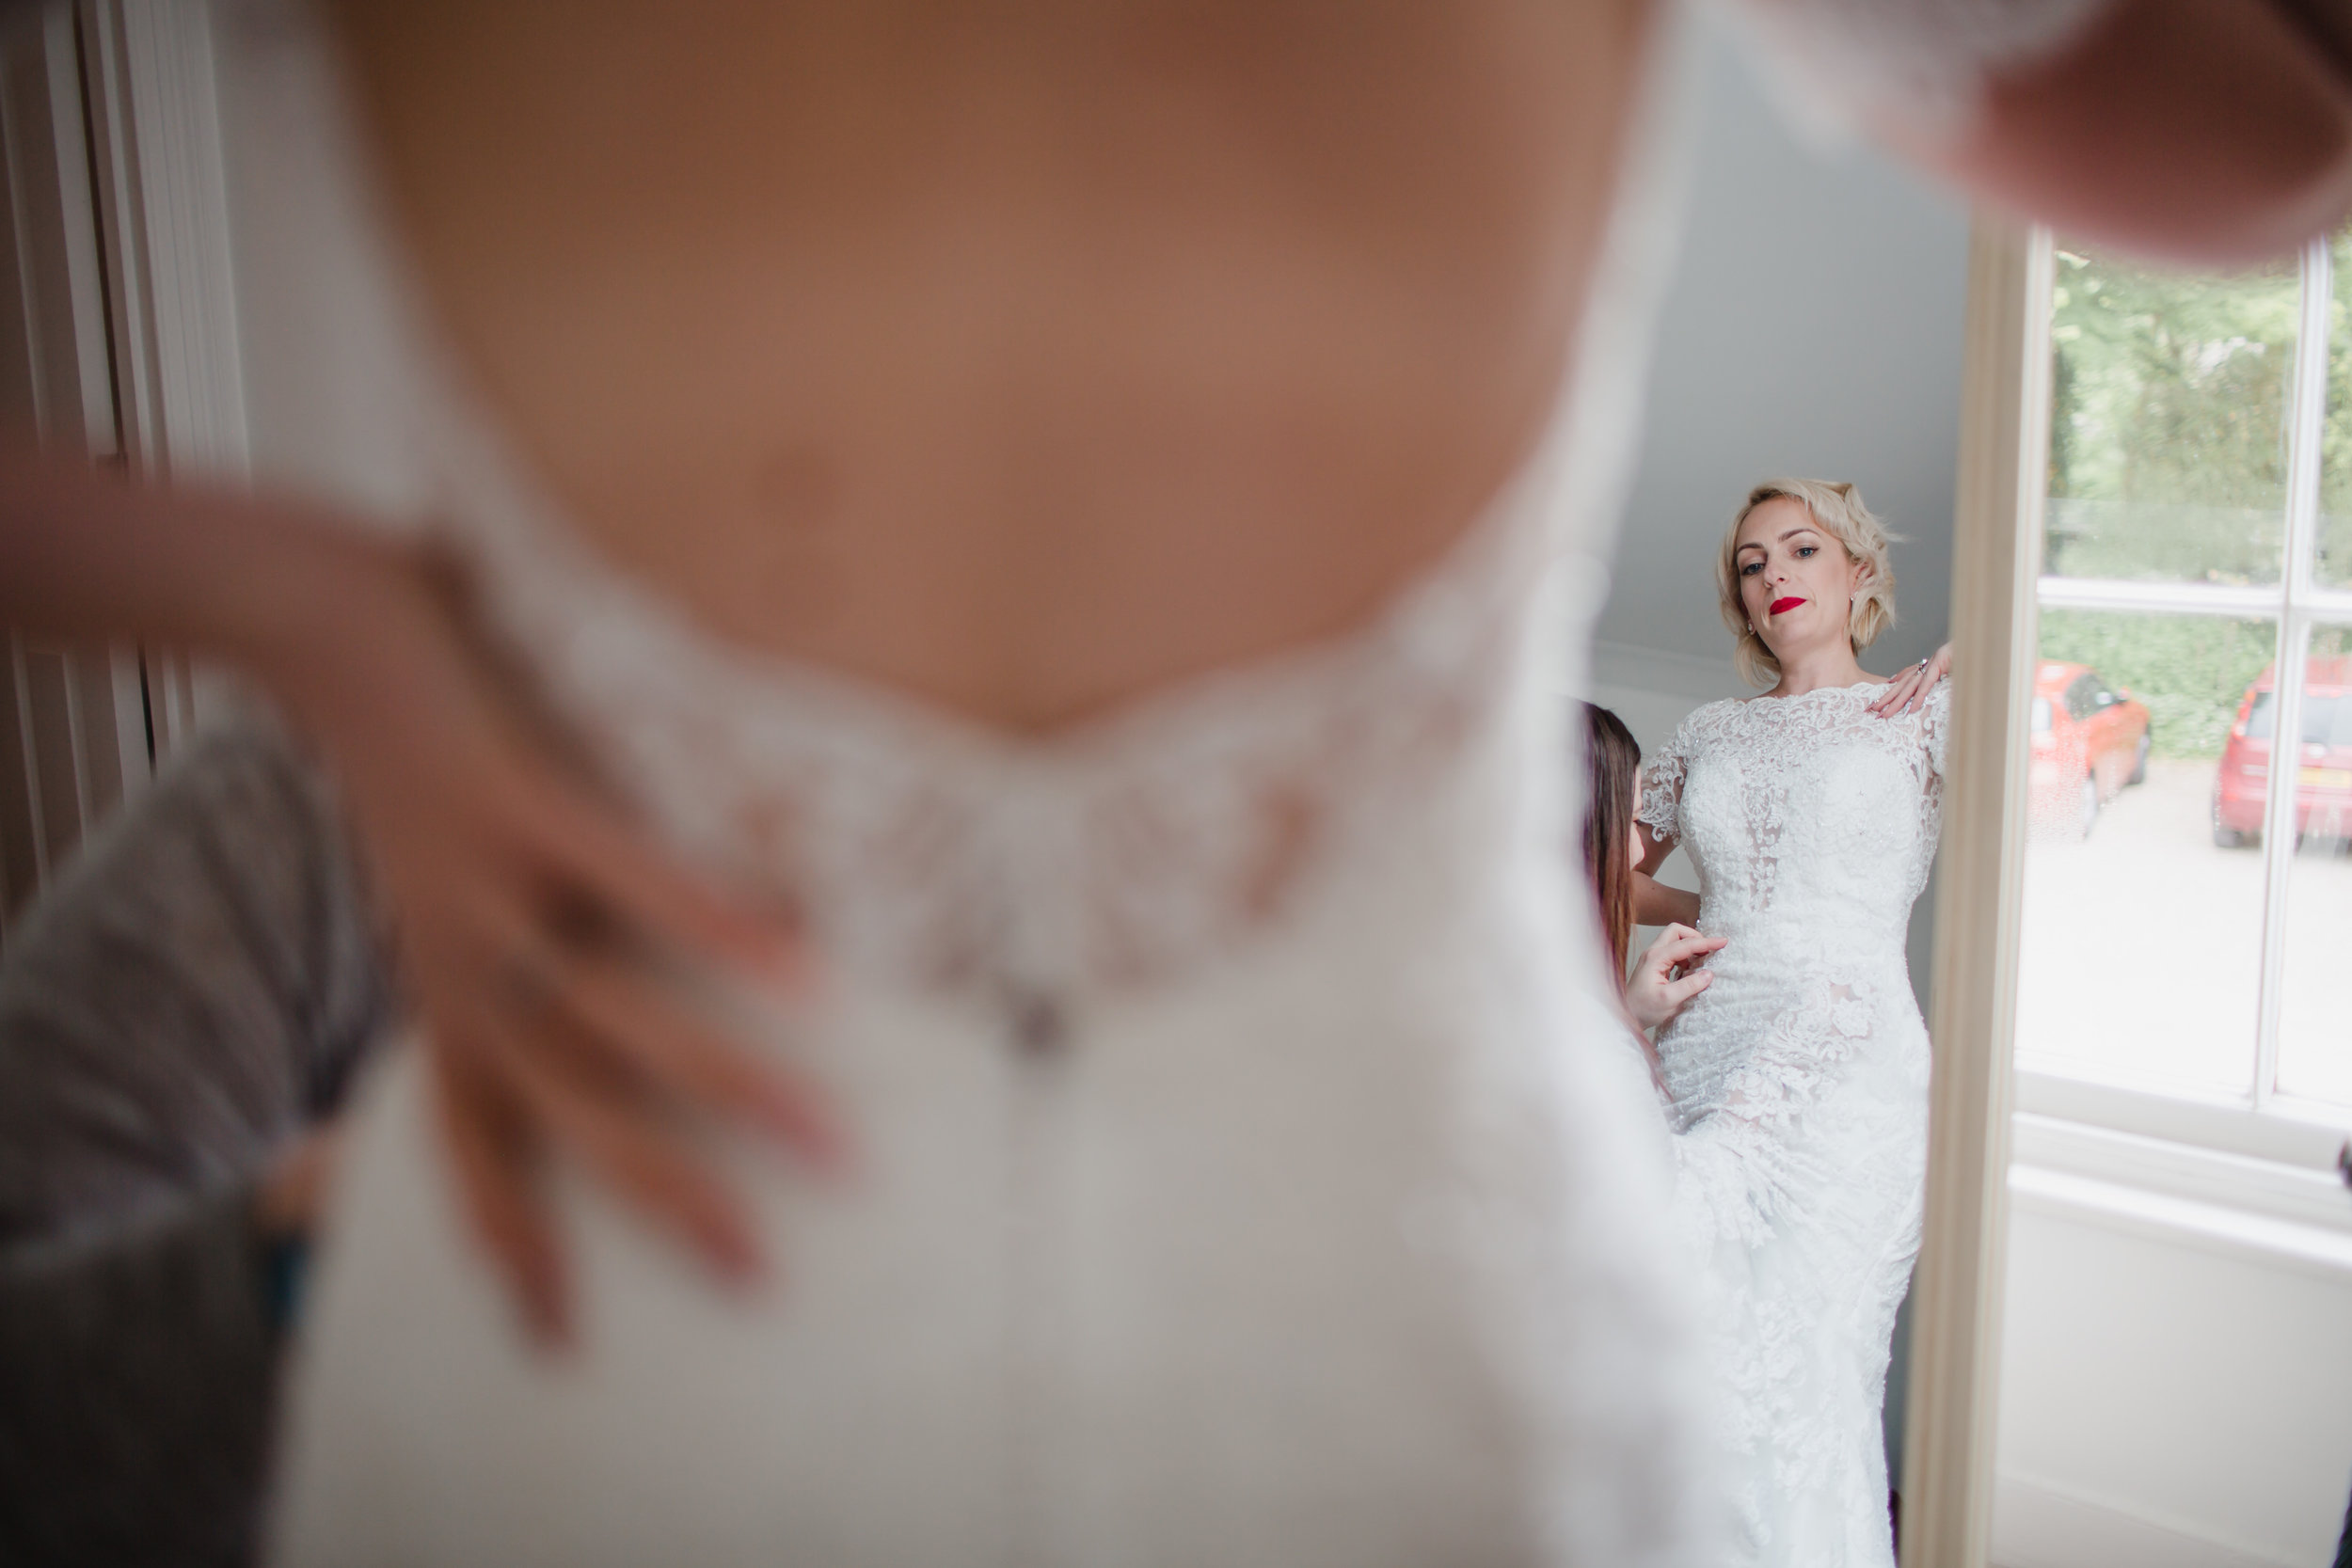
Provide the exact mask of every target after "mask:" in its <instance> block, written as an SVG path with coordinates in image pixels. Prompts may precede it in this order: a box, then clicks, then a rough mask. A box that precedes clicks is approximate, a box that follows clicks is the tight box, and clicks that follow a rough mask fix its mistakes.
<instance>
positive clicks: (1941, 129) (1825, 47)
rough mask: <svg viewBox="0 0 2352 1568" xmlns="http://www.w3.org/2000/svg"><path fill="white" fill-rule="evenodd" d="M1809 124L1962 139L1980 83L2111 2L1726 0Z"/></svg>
mask: <svg viewBox="0 0 2352 1568" xmlns="http://www.w3.org/2000/svg"><path fill="white" fill-rule="evenodd" d="M1727 3H1728V5H1729V8H1730V9H1731V10H1732V12H1733V14H1734V15H1735V16H1736V17H1737V18H1739V19H1740V21H1742V22H1744V23H1746V24H1748V25H1749V28H1750V30H1751V31H1753V32H1754V33H1755V34H1756V37H1757V40H1758V41H1759V42H1760V43H1761V44H1762V45H1763V47H1764V50H1765V52H1766V53H1767V54H1769V55H1772V60H1773V63H1774V64H1775V65H1776V66H1778V67H1779V69H1780V71H1781V72H1782V74H1783V75H1784V77H1786V78H1787V83H1786V85H1787V87H1788V92H1787V93H1786V95H1785V96H1786V98H1787V100H1788V106H1789V108H1790V109H1791V111H1792V112H1794V113H1795V114H1797V115H1798V116H1799V117H1801V118H1803V119H1810V120H1812V121H1814V122H1815V123H1816V124H1817V125H1821V124H1836V123H1837V122H1840V121H1847V120H1859V121H1862V122H1863V123H1864V124H1865V125H1866V126H1869V125H1883V124H1897V125H1902V126H1906V127H1908V128H1910V129H1912V130H1914V131H1915V132H1919V133H1923V134H1926V135H1932V136H1936V137H1939V138H1949V137H1952V136H1955V135H1958V134H1960V133H1961V132H1963V131H1964V130H1965V129H1966V127H1967V125H1968V124H1969V122H1970V120H1971V119H1974V117H1975V115H1976V113H1977V110H1978V105H1979V103H1980V102H1981V100H1982V98H1983V95H1984V86H1985V82H1986V80H1987V78H1989V77H1991V76H1993V75H1994V74H1995V73H1997V72H2001V71H2009V70H2013V69H2015V68H2017V67H2020V66H2024V65H2027V64H2030V63H2032V62H2034V61H2036V60H2042V59H2047V58H2048V57H2050V56H2051V55H2055V54H2057V53H2058V51H2059V50H2061V49H2063V48H2064V47H2065V46H2066V45H2067V44H2068V43H2070V42H2072V41H2073V40H2074V39H2075V38H2076V37H2078V36H2079V35H2080V34H2081V33H2082V32H2083V30H2084V29H2085V28H2087V27H2089V26H2090V24H2091V22H2092V21H2093V19H2095V18H2096V17H2097V16H2098V15H2099V14H2100V13H2101V12H2103V11H2104V10H2106V8H2107V6H2108V5H2109V4H2111V3H2112V0H1727Z"/></svg>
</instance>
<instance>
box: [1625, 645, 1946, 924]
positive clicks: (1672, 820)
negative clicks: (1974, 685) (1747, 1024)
mask: <svg viewBox="0 0 2352 1568" xmlns="http://www.w3.org/2000/svg"><path fill="white" fill-rule="evenodd" d="M1877 695H1878V691H1877V689H1876V688H1874V687H1872V686H1868V685H1862V686H1851V687H1844V688H1839V689H1829V690H1821V691H1810V692H1807V693H1805V694H1804V695H1803V696H1800V697H1756V698H1751V699H1749V700H1747V701H1745V702H1720V703H1709V704H1708V705H1706V706H1705V707H1702V708H1700V709H1698V710H1697V711H1695V712H1693V713H1692V714H1691V715H1690V716H1689V717H1688V718H1686V719H1685V720H1684V721H1682V723H1681V725H1680V727H1678V728H1677V730H1676V731H1675V734H1674V737H1673V738H1672V739H1671V740H1669V741H1668V742H1667V743H1666V745H1665V747H1664V749H1663V750H1661V752H1659V753H1658V755H1657V756H1656V757H1655V758H1654V759H1652V760H1651V762H1650V763H1649V765H1648V767H1647V768H1645V770H1644V773H1643V780H1642V784H1643V787H1642V807H1641V820H1642V821H1644V822H1645V823H1647V824H1648V825H1649V826H1650V827H1651V828H1652V829H1653V830H1655V831H1656V832H1658V834H1659V836H1661V838H1669V839H1679V840H1681V842H1682V845H1683V847H1684V848H1685V849H1686V850H1688V851H1689V853H1690V855H1691V858H1692V861H1693V862H1695V863H1696V864H1697V866H1698V871H1699V879H1700V885H1701V898H1702V901H1703V902H1704V904H1705V913H1704V914H1702V916H1701V920H1702V922H1703V923H1704V924H1705V926H1706V927H1707V929H1708V931H1709V932H1710V933H1712V934H1717V935H1724V936H1736V935H1740V934H1746V933H1749V932H1754V931H1760V930H1764V929H1769V928H1770V927H1772V926H1774V925H1779V926H1784V927H1792V928H1813V927H1818V926H1819V925H1820V924H1823V923H1825V922H1834V923H1835V924H1836V925H1837V926H1839V927H1867V928H1870V929H1873V930H1875V931H1876V932H1877V933H1878V934H1880V935H1882V936H1889V937H1891V938H1892V940H1894V941H1895V942H1898V943H1899V942H1901V940H1902V932H1903V928H1904V923H1905V922H1906V921H1907V920H1908V919H1909V918H1910V913H1911V905H1912V901H1913V900H1914V899H1915V898H1917V897H1918V896H1919V892H1920V890H1921V889H1922V888H1924V887H1925V886H1926V885H1927V878H1928V866H1929V864H1930V863H1931V862H1932V861H1933V860H1934V858H1935V842H1936V832H1937V825H1938V823H1939V821H1940V820H1941V815H1940V814H1941V810H1942V802H1943V769H1944V736H1945V731H1946V729H1947V725H1948V723H1949V721H1950V714H1951V694H1950V689H1949V688H1948V687H1941V686H1939V687H1938V688H1937V689H1935V691H1934V693H1933V694H1932V695H1931V697H1930V698H1929V700H1928V704H1927V705H1926V707H1925V708H1924V709H1923V710H1922V711H1921V712H1919V713H1918V714H1917V715H1915V716H1913V717H1910V718H1906V719H1902V720H1897V721H1887V720H1884V719H1881V718H1878V717H1877V716H1875V715H1873V714H1871V713H1869V712H1868V711H1867V707H1868V705H1869V703H1870V701H1871V700H1872V699H1873V698H1874V697H1876V696H1877Z"/></svg>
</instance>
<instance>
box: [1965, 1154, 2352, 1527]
mask: <svg viewBox="0 0 2352 1568" xmlns="http://www.w3.org/2000/svg"><path fill="white" fill-rule="evenodd" d="M2010 1187H2011V1196H2012V1200H2013V1203H2014V1209H2013V1212H2012V1215H2011V1221H2010V1251H2009V1270H2010V1275H2009V1291H2008V1310H2007V1322H2006V1333H2005V1338H2004V1342H2003V1346H2002V1362H2001V1401H2000V1436H1999V1461H1998V1468H1997V1475H1998V1481H1997V1483H1996V1492H1995V1506H1994V1549H1993V1560H1994V1564H1995V1565H1996V1568H2106V1565H2108V1564H2131V1565H2133V1568H2290V1565H2294V1568H2318V1565H2321V1564H2325V1563H2328V1562H2329V1561H2332V1560H2333V1554H2334V1550H2335V1544H2336V1536H2337V1532H2338V1530H2339V1528H2341V1526H2342V1525H2343V1522H2344V1497H2345V1488H2346V1485H2347V1482H2352V1236H2346V1235H2345V1234H2344V1233H2343V1231H2342V1230H2340V1229H2336V1228H2333V1227H2326V1226H2317V1225H2297V1224H2293V1223H2291V1222H2282V1221H2278V1220H2275V1219H2274V1220H2268V1221H2261V1220H2254V1219H2250V1218H2249V1216H2247V1215H2246V1214H2244V1213H2243V1212H2239V1211H2235V1210H2233V1209H2231V1208H2228V1207H2224V1206H2217V1205H2211V1204H2203V1203H2199V1202H2196V1201H2193V1200H2182V1199H2178V1198H2168V1197H2165V1196H2153V1195H2150V1194H2148V1193H2146V1192H2144V1191H2142V1190H2139V1189H2137V1188H2136V1187H2133V1186H2128V1185H2121V1184H2115V1183H2107V1182H2101V1181H2096V1180H2087V1179H2084V1178H2081V1177H2078V1176H2071V1175H2067V1174H2063V1173H2059V1172H2055V1171H2052V1170H2049V1169H2047V1168H2046V1167H2043V1166H2040V1165H2036V1164H2020V1165H2018V1166H2017V1167H2016V1168H2015V1169H2014V1171H2013V1174H2012V1179H2011V1183H2010ZM2333 1196H2334V1197H2336V1198H2338V1199H2342V1200H2343V1202H2344V1207H2345V1211H2346V1214H2347V1216H2352V1194H2344V1193H2341V1192H2339V1193H2336V1194H2335V1195H2333Z"/></svg>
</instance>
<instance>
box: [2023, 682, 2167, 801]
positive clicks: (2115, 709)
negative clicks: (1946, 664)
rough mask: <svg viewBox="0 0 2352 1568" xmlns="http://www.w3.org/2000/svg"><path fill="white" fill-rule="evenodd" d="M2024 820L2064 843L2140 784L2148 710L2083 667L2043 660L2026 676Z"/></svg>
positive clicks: (2145, 768)
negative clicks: (2029, 717) (2029, 691)
mask: <svg viewBox="0 0 2352 1568" xmlns="http://www.w3.org/2000/svg"><path fill="white" fill-rule="evenodd" d="M2032 728H2033V737H2032V745H2033V753H2032V764H2031V768H2030V771H2029V772H2028V774H2027V780H2028V789H2029V791H2030V796H2029V799H2030V808H2029V809H2030V811H2031V819H2032V821H2033V823H2034V825H2035V826H2036V827H2039V828H2042V829H2045V830H2047V831H2050V832H2057V833H2058V834H2059V835H2060V836H2063V837H2067V838H2081V837H2083V836H2084V835H2085V834H2087V833H2089V832H2090V825H2091V823H2092V822H2094V821H2096V820H2097V819H2098V816H2099V808H2100V806H2102V805H2104V804H2105V803H2106V802H2107V801H2109V800H2114V799H2115V797H2116V794H2117V792H2118V791H2120V790H2121V789H2122V787H2123V786H2124V785H2125V784H2138V783H2139V782H2140V781H2141V780H2143V779H2145V778H2146V777H2147V776H2148V710H2147V709H2146V708H2145V707H2143V706H2141V705H2139V704H2138V703H2136V702H2134V701H2133V700H2132V694H2131V692H2130V691H2129V690H2128V689H2123V688H2118V687H2110V686H2108V685H2107V683H2106V682H2105V681H2103V680H2101V679H2100V678H2099V676H2098V673H2096V672H2095V671H2093V670H2091V669H2090V667H2089V666H2087V665H2082V664H2060V663H2058V661H2057V660H2055V659H2044V660H2043V661H2042V666H2041V668H2039V669H2038V670H2036V671H2035V672H2034V681H2033V725H2032Z"/></svg>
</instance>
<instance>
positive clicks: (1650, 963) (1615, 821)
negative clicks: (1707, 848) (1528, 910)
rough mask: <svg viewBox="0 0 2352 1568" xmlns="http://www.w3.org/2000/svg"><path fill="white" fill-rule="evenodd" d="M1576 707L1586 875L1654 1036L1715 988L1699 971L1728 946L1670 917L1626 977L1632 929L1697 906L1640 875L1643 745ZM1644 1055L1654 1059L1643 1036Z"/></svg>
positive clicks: (1626, 984) (1621, 984)
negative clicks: (1648, 917) (1652, 917)
mask: <svg viewBox="0 0 2352 1568" xmlns="http://www.w3.org/2000/svg"><path fill="white" fill-rule="evenodd" d="M1578 706H1579V707H1581V708H1582V709H1583V710H1584V766H1585V781H1584V875H1585V878H1586V879H1587V880H1589V881H1590V882H1591V883H1592V887H1593V896H1594V900H1595V903H1596V906H1597V910H1596V912H1597V917H1598V919H1599V921H1600V931H1601V937H1602V940H1603V941H1604V942H1607V944H1608V948H1609V957H1610V959H1611V969H1610V973H1611V974H1614V975H1615V976H1616V977H1617V994H1618V996H1619V997H1620V998H1621V999H1622V1000H1623V1001H1624V1003H1625V1010H1626V1013H1627V1016H1628V1017H1629V1018H1631V1019H1632V1021H1633V1022H1634V1024H1635V1025H1636V1026H1637V1027H1638V1028H1640V1029H1642V1030H1645V1031H1647V1030H1651V1029H1656V1028H1659V1027H1661V1026H1662V1025H1663V1024H1665V1023H1666V1022H1668V1021H1670V1020H1671V1019H1673V1018H1674V1016H1675V1015H1676V1014H1677V1013H1679V1012H1680V1011H1682V1009H1683V1008H1684V1007H1686V1006H1690V1004H1691V1002H1692V1000H1693V999H1694V998H1695V997H1697V995H1698V994H1699V993H1700V992H1701V991H1703V990H1706V989H1707V988H1708V986H1709V985H1710V984H1712V983H1713V981H1714V978H1715V977H1714V975H1713V974H1709V973H1708V971H1707V970H1706V969H1704V968H1702V967H1700V966H1701V965H1702V963H1703V962H1704V960H1705V959H1706V958H1707V957H1708V955H1709V954H1711V953H1715V952H1718V951H1720V950H1721V949H1722V947H1723V945H1724V938H1722V937H1708V936H1701V935H1700V934H1699V933H1698V932H1697V930H1695V929H1694V928H1692V927H1691V926H1689V925H1688V924H1686V923H1684V922H1683V921H1681V920H1679V919H1675V918H1672V917H1671V916H1669V918H1668V919H1667V921H1666V928H1665V930H1664V932H1663V933H1662V934H1661V935H1660V937H1659V938H1658V940H1657V941H1656V942H1651V943H1650V944H1649V947H1648V949H1647V950H1646V951H1645V952H1644V953H1643V954H1642V958H1641V962H1640V963H1638V964H1635V965H1633V966H1632V969H1631V971H1630V973H1629V972H1628V968H1627V965H1628V961H1629V958H1630V957H1631V953H1632V945H1633V927H1634V923H1635V921H1636V920H1637V919H1639V918H1640V917H1641V916H1642V915H1643V914H1647V913H1649V912H1650V911H1652V910H1653V909H1659V908H1662V909H1665V910H1669V911H1678V910H1679V908H1680V906H1681V905H1683V904H1684V903H1686V902H1687V903H1688V904H1689V905H1690V906H1691V908H1692V913H1693V914H1695V913H1696V910H1697V904H1698V900H1697V898H1696V896H1695V895H1692V894H1689V893H1686V892H1684V891H1683V890H1682V889H1680V888H1670V887H1666V886H1663V885H1662V884H1661V883H1658V882H1655V881H1652V880H1651V879H1650V877H1649V875H1648V873H1646V872H1645V871H1642V870H1640V869H1639V867H1640V865H1641V863H1642V856H1643V854H1644V852H1645V849H1646V848H1647V846H1646V845H1645V844H1644V843H1643V842H1642V839H1641V836H1640V834H1639V832H1637V830H1636V828H1635V822H1636V820H1637V817H1638V814H1639V813H1640V811H1641V806H1642V781H1641V767H1642V745H1641V742H1640V741H1637V740H1635V739H1634V738H1633V732H1632V731H1631V730H1629V729H1627V728H1626V727H1625V721H1624V720H1622V719H1620V718H1618V717H1617V716H1616V715H1615V714H1614V713H1613V712H1611V711H1610V710H1609V709H1608V708H1605V707H1602V706H1601V705H1598V704H1597V703H1579V704H1578ZM1643 1051H1644V1053H1645V1054H1647V1053H1648V1051H1649V1045H1648V1039H1647V1036H1646V1034H1645V1037H1644V1040H1643Z"/></svg>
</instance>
